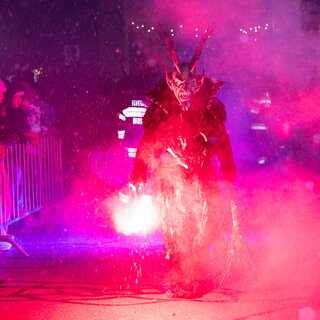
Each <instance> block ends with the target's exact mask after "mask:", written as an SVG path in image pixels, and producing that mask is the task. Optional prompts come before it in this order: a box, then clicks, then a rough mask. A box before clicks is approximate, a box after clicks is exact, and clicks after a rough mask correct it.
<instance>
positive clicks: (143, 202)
mask: <svg viewBox="0 0 320 320" xmlns="http://www.w3.org/2000/svg"><path fill="white" fill-rule="evenodd" d="M113 222H114V226H115V229H116V231H117V232H119V233H123V234H124V235H126V236H128V235H132V234H136V235H139V234H140V235H147V234H150V233H152V232H153V231H155V230H156V229H157V228H158V226H159V218H158V215H157V210H156V208H155V206H154V204H153V201H152V198H151V196H148V195H141V196H140V197H139V198H137V199H132V200H131V201H129V203H127V204H125V205H124V204H122V206H120V207H119V208H117V210H116V211H115V213H114V215H113Z"/></svg>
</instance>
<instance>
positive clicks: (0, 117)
mask: <svg viewBox="0 0 320 320" xmlns="http://www.w3.org/2000/svg"><path fill="white" fill-rule="evenodd" d="M6 91H7V88H6V85H5V83H4V82H3V81H2V80H1V79H0V222H1V223H0V225H1V224H5V223H6V222H8V221H9V220H10V217H11V210H12V198H11V190H10V185H9V179H8V174H7V171H6V169H5V166H4V158H5V150H6V141H7V129H6V127H7V120H8V119H7V108H6V104H5V102H4V100H5V99H4V96H5V92H6ZM7 232H8V227H7V226H6V227H0V235H1V236H6V235H7ZM10 248H11V244H10V243H8V242H2V241H0V252H1V251H4V250H9V249H10Z"/></svg>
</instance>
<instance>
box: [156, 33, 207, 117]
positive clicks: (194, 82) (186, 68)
mask: <svg viewBox="0 0 320 320" xmlns="http://www.w3.org/2000/svg"><path fill="white" fill-rule="evenodd" d="M161 31H162V34H163V37H164V41H165V43H166V45H167V47H168V49H169V53H170V56H171V58H172V60H173V63H174V66H175V70H174V71H173V72H171V73H168V72H167V73H166V81H167V84H168V86H169V88H170V89H171V90H172V91H173V93H174V95H175V97H176V98H177V100H178V101H179V104H180V106H181V108H182V110H184V111H187V110H188V109H189V108H190V105H191V103H192V99H193V97H194V95H195V94H196V93H197V92H198V91H199V90H200V88H201V86H202V84H203V82H204V78H205V75H204V72H203V73H202V75H201V76H200V75H197V72H196V67H197V65H198V63H199V59H200V55H201V52H202V48H203V46H204V44H205V42H206V41H207V39H208V37H209V35H210V34H211V33H212V29H211V30H208V31H207V32H206V33H205V34H204V35H203V36H202V38H201V40H200V43H199V45H198V47H197V48H196V50H195V53H194V55H193V57H192V60H191V62H190V63H181V62H180V60H179V58H178V56H177V53H176V50H175V49H174V47H173V45H172V43H171V40H170V38H169V36H168V34H166V33H165V32H164V31H163V29H161Z"/></svg>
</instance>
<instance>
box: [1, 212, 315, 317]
mask: <svg viewBox="0 0 320 320" xmlns="http://www.w3.org/2000/svg"><path fill="white" fill-rule="evenodd" d="M28 219H34V218H32V217H30V218H28ZM12 233H14V234H15V239H16V241H17V242H18V243H19V245H21V246H22V247H23V249H24V250H25V251H26V252H27V253H28V254H29V255H30V257H29V258H26V257H24V256H23V255H21V253H19V252H18V251H17V250H16V249H15V248H12V249H11V250H10V251H6V252H1V253H0V281H1V282H0V319H1V320H6V319H24V320H29V319H30V320H31V319H32V320H39V319H59V320H60V319H61V320H62V319H77V320H79V319H80V320H81V319H83V320H91V319H95V320H101V319H150V320H151V319H157V320H158V319H159V320H160V319H163V320H166V319H188V320H189V319H197V320H198V319H199V320H200V319H206V320H207V319H227V320H231V319H232V320H251V319H252V320H254V319H261V320H262V319H263V320H266V319H270V320H271V319H272V320H274V319H281V320H287V319H299V320H314V319H319V318H320V306H319V303H318V301H317V299H318V298H317V297H320V295H319V296H318V295H317V293H316V292H315V287H310V286H308V285H306V286H303V285H301V287H300V288H299V289H298V288H296V289H297V290H293V289H292V286H289V287H288V286H285V285H283V284H280V285H279V286H278V287H275V286H268V285H264V286H263V285H261V283H260V284H259V281H257V280H259V279H254V278H251V279H250V280H247V281H242V280H243V279H238V280H234V281H233V282H232V283H228V284H226V285H225V286H223V287H222V288H219V289H212V290H211V291H210V292H209V293H207V294H205V295H204V296H203V297H201V298H197V299H190V300H188V299H176V298H168V297H167V296H166V294H165V290H166V271H167V264H166V261H165V259H164V254H163V246H162V238H161V235H160V234H155V235H153V236H148V237H132V236H130V237H126V236H122V235H118V234H116V233H114V232H113V231H112V230H110V229H103V228H101V229H99V230H90V231H88V232H82V233H79V232H71V231H69V230H67V229H66V228H63V227H56V228H54V229H53V228H51V229H50V230H49V229H48V228H47V226H45V225H43V224H41V223H37V222H36V223H34V225H32V223H31V224H30V223H29V225H28V226H22V227H21V228H16V230H13V232H12ZM256 246H259V244H258V243H257V244H256ZM306 272H307V270H306ZM319 299H320V298H319Z"/></svg>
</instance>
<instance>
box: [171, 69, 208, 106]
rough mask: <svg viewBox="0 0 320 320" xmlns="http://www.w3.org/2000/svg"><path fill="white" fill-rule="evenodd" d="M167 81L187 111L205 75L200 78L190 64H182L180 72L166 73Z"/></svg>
mask: <svg viewBox="0 0 320 320" xmlns="http://www.w3.org/2000/svg"><path fill="white" fill-rule="evenodd" d="M166 80H167V84H168V86H169V88H170V89H171V90H172V91H173V93H174V95H175V96H176V98H177V99H178V101H179V104H180V105H181V107H182V109H183V110H185V111H187V110H188V109H189V107H190V104H191V102H192V98H193V97H194V95H195V94H196V93H197V92H198V91H199V90H200V87H201V86H202V84H203V81H204V74H203V75H202V77H199V76H197V74H196V70H195V69H194V70H192V69H191V67H190V64H186V63H182V64H180V65H179V71H178V70H174V71H173V72H172V73H171V74H169V73H168V72H167V73H166Z"/></svg>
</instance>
